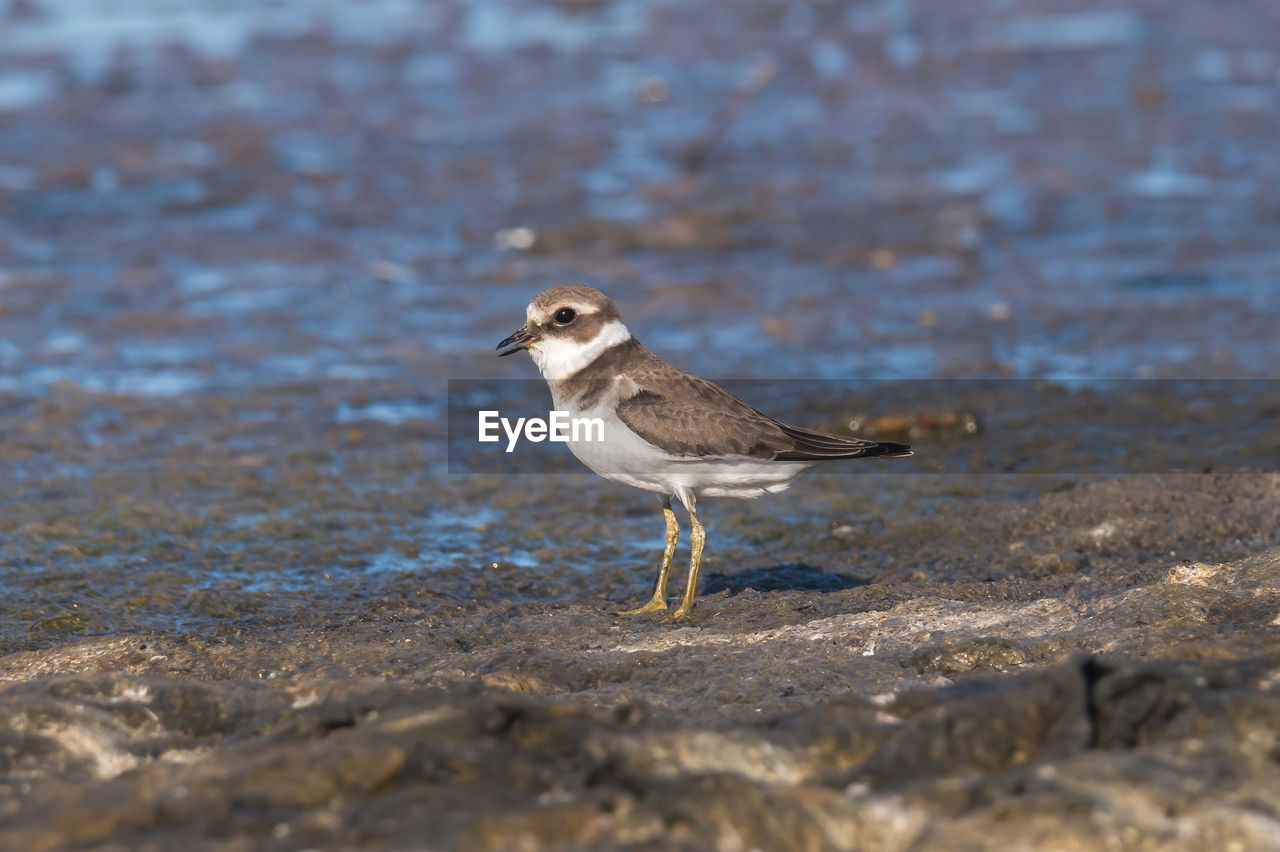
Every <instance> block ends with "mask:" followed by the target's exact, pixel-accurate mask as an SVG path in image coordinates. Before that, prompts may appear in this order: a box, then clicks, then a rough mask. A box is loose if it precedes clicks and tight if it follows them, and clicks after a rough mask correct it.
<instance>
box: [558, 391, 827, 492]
mask: <svg viewBox="0 0 1280 852" xmlns="http://www.w3.org/2000/svg"><path fill="white" fill-rule="evenodd" d="M633 392H634V386H633V385H631V383H630V381H629V380H625V379H624V380H621V381H620V382H618V383H617V385H616V386H615V392H614V393H612V394H607V395H606V396H605V398H604V399H601V400H600V401H599V402H598V403H596V404H595V405H594V406H593V407H592V408H590V409H585V410H579V409H576V408H575V407H574V405H573V402H572V400H566V399H555V397H556V392H555V387H554V386H553V387H552V397H553V400H554V402H555V405H556V408H557V409H560V410H564V411H569V412H570V413H571V416H574V417H599V418H600V419H601V420H602V421H603V422H604V440H603V441H586V440H579V441H570V442H569V449H570V450H572V451H573V454H574V455H575V456H577V457H578V459H579V460H580V461H581V462H582V463H583V464H585V465H586V466H587V467H589V468H591V469H592V470H593V471H595V472H596V473H598V474H599V475H600V476H603V477H604V478H605V479H609V480H612V481H614V482H621V483H622V484H623V485H630V486H633V487H635V488H642V489H644V490H645V491H652V492H654V493H657V494H663V495H673V496H675V497H677V498H678V499H679V500H680V502H681V503H683V504H684V505H685V507H686V508H693V506H692V504H693V503H694V500H695V499H696V498H697V497H702V496H706V497H739V498H753V497H761V496H763V495H765V494H773V493H776V492H778V491H783V490H785V489H786V488H787V487H788V486H789V485H790V484H791V481H792V480H793V479H795V478H796V477H797V476H799V475H800V474H802V473H804V472H805V471H807V470H810V469H811V468H812V467H813V463H812V462H777V461H767V460H763V459H754V458H749V457H747V456H718V457H711V458H705V457H701V456H675V455H671V454H669V453H667V452H665V451H663V450H661V449H659V448H658V447H655V446H654V445H653V444H650V443H649V442H647V441H645V440H643V439H642V438H640V436H638V435H637V434H636V433H634V432H632V431H631V430H630V429H629V428H627V425H626V424H625V423H623V422H622V421H621V420H620V419H618V416H617V414H615V408H616V404H617V403H616V400H617V398H618V395H619V394H622V395H624V396H630V395H631V393H633Z"/></svg>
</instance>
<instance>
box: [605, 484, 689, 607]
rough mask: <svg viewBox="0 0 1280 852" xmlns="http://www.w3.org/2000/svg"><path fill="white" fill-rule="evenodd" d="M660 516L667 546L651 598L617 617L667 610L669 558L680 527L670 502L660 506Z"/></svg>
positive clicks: (677, 539) (678, 536)
mask: <svg viewBox="0 0 1280 852" xmlns="http://www.w3.org/2000/svg"><path fill="white" fill-rule="evenodd" d="M662 515H663V517H665V518H666V519H667V546H666V548H665V549H664V550H663V551H662V567H661V568H659V569H658V582H657V583H655V584H654V587H653V597H652V598H651V599H650V600H649V602H648V603H647V604H645V605H644V606H642V607H637V608H636V609H624V610H623V611H622V612H620V613H618V615H636V614H638V613H641V612H661V611H662V610H664V609H666V608H667V575H668V574H670V573H671V557H672V555H674V554H675V552H676V542H677V541H679V539H680V525H679V524H678V523H676V513H675V512H673V511H671V501H670V500H667V501H666V502H665V503H663V504H662Z"/></svg>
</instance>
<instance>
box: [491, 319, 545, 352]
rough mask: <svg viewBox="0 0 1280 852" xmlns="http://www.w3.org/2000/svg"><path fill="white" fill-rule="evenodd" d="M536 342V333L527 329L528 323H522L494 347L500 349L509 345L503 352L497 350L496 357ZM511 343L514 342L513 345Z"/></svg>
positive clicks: (522, 348)
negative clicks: (513, 332)
mask: <svg viewBox="0 0 1280 852" xmlns="http://www.w3.org/2000/svg"><path fill="white" fill-rule="evenodd" d="M537 342H538V335H536V334H534V333H533V332H531V331H530V330H529V326H528V325H522V326H520V328H518V329H516V333H515V334H513V335H511V336H510V337H508V338H506V339H505V340H503V341H502V342H501V343H499V344H498V345H497V346H496V347H495V348H496V349H502V348H503V347H505V346H511V348H510V349H508V350H507V351H505V352H499V353H498V357H499V358H503V357H505V356H507V355H511V354H513V353H516V352H520V351H521V350H524V349H528V348H529V347H530V346H532V345H533V344H535V343H537ZM512 344H515V345H514V346H513V345H512Z"/></svg>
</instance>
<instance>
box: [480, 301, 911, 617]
mask: <svg viewBox="0 0 1280 852" xmlns="http://www.w3.org/2000/svg"><path fill="white" fill-rule="evenodd" d="M508 347H509V348H508ZM497 348H498V349H500V350H505V351H502V352H500V353H499V357H501V356H503V355H510V354H512V353H514V352H519V351H521V350H523V349H527V350H528V351H529V354H530V355H532V356H533V361H534V363H535V364H536V365H537V366H538V369H539V370H540V371H541V372H542V376H543V378H545V379H546V380H547V384H548V385H549V386H550V388H551V399H552V401H553V403H554V404H555V407H556V409H557V410H562V411H567V412H568V413H569V415H570V416H571V417H590V418H597V417H598V418H600V419H601V420H602V421H603V422H604V440H589V438H590V437H591V435H590V431H589V430H588V433H587V434H586V435H584V436H582V439H581V440H570V441H568V442H567V443H568V444H569V448H570V449H571V450H572V451H573V454H574V455H575V456H577V457H578V459H579V460H581V461H582V463H583V464H585V465H586V466H587V467H589V468H591V469H592V470H593V471H595V472H596V473H598V474H600V475H601V476H603V477H604V478H605V479H610V480H613V481H614V482H621V483H623V484H625V485H632V486H635V487H636V488H643V489H644V490H646V491H653V492H655V493H657V494H659V495H661V496H662V512H663V515H664V517H665V518H666V521H667V537H666V548H665V550H664V551H663V553H662V565H661V567H660V568H659V569H658V581H657V583H656V584H655V586H654V589H653V597H652V598H651V599H650V601H649V602H648V603H647V604H645V605H644V606H642V607H639V608H637V609H632V610H626V611H625V612H623V613H621V614H623V615H630V614H633V613H639V612H658V611H661V610H665V609H666V608H667V600H666V592H667V575H668V573H669V572H670V569H671V556H672V554H673V553H675V549H676V541H677V540H678V538H679V534H680V527H679V525H678V524H677V523H676V515H675V512H673V511H672V509H671V498H672V497H675V498H676V499H677V500H679V501H680V502H681V504H683V505H684V507H685V509H687V510H688V512H689V521H690V524H691V525H692V527H693V529H692V532H691V533H690V535H689V543H690V548H691V550H692V554H691V556H690V559H689V580H688V582H687V583H686V585H685V590H684V600H683V601H681V603H680V607H679V608H678V609H677V610H676V611H675V613H674V614H673V616H674V617H675V618H681V617H683V616H685V615H688V614H689V610H691V609H693V599H694V595H695V592H696V590H697V585H698V565H699V563H700V562H701V560H702V546H703V543H704V542H705V541H706V532H705V530H704V529H703V526H702V523H701V522H700V521H699V520H698V512H697V498H698V497H701V496H704V495H705V496H708V497H759V496H761V495H763V494H772V493H775V492H777V491H782V490H784V489H785V488H786V487H787V486H788V485H790V484H791V480H793V479H795V478H796V477H797V476H799V475H800V474H802V473H804V472H805V471H807V470H809V469H811V468H812V467H814V465H816V464H819V463H820V462H826V461H834V460H836V459H855V458H871V457H874V456H879V457H882V458H895V457H899V456H909V455H911V448H910V447H908V446H906V445H905V444H886V443H877V442H876V441H867V440H863V439H862V438H851V437H841V436H838V435H827V434H825V433H823V432H814V431H812V430H810V429H799V428H797V427H795V426H788V425H786V424H785V423H779V422H778V421H777V420H774V419H772V418H771V417H768V416H767V415H765V414H762V413H760V412H759V411H757V410H756V409H754V408H752V407H751V406H750V405H747V404H746V403H745V402H743V401H742V400H740V399H738V398H737V397H736V396H734V395H733V394H731V393H729V392H728V391H726V390H725V389H724V388H721V387H719V386H718V385H716V384H713V383H712V382H709V381H707V380H706V379H703V378H699V377H698V376H695V375H693V374H692V373H688V372H685V371H684V370H681V369H680V368H679V367H673V366H672V365H670V364H668V363H667V362H666V361H663V360H662V359H661V358H659V357H658V356H656V355H654V354H653V353H652V352H650V351H649V350H648V349H645V348H644V347H643V346H641V345H640V341H638V340H636V339H635V338H634V337H632V336H631V332H629V331H628V330H627V327H626V326H625V325H623V324H622V317H621V315H620V314H619V313H618V308H617V307H616V306H615V305H614V304H613V302H611V301H609V298H608V297H607V296H605V295H604V294H603V293H601V292H600V291H599V290H596V289H593V288H591V287H583V286H580V285H566V286H562V287H552V288H550V289H549V290H543V291H542V292H541V293H539V294H538V295H537V296H535V297H534V299H533V301H532V302H530V303H529V307H528V309H527V310H526V312H525V323H524V325H522V326H520V328H519V329H518V330H517V331H516V332H515V334H512V335H511V336H510V337H508V338H507V339H506V340H504V341H502V342H501V343H499V344H498V346H497Z"/></svg>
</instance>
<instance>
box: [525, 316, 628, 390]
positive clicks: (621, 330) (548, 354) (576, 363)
mask: <svg viewBox="0 0 1280 852" xmlns="http://www.w3.org/2000/svg"><path fill="white" fill-rule="evenodd" d="M630 339H631V332H629V331H627V327H626V326H625V325H623V324H622V323H621V322H620V321H619V320H611V321H610V322H608V323H606V324H605V325H604V326H602V327H601V328H600V332H599V333H598V334H597V335H596V336H595V337H593V338H591V340H588V341H587V342H586V343H577V342H575V341H572V340H555V339H552V338H549V337H543V338H542V339H541V340H539V341H538V342H537V343H535V344H533V345H532V346H530V347H529V354H530V355H532V356H533V363H535V364H537V365H538V369H539V370H540V371H541V372H542V377H543V378H544V379H546V380H547V381H549V382H558V381H562V380H564V379H567V378H569V377H570V376H572V375H573V374H574V373H576V372H578V371H579V370H581V369H582V368H583V367H585V366H587V365H588V364H590V363H591V362H592V361H594V360H596V359H597V358H599V357H600V353H601V352H604V351H605V350H606V349H608V348H609V347H611V346H617V345H618V344H619V343H625V342H626V341H628V340H630Z"/></svg>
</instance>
